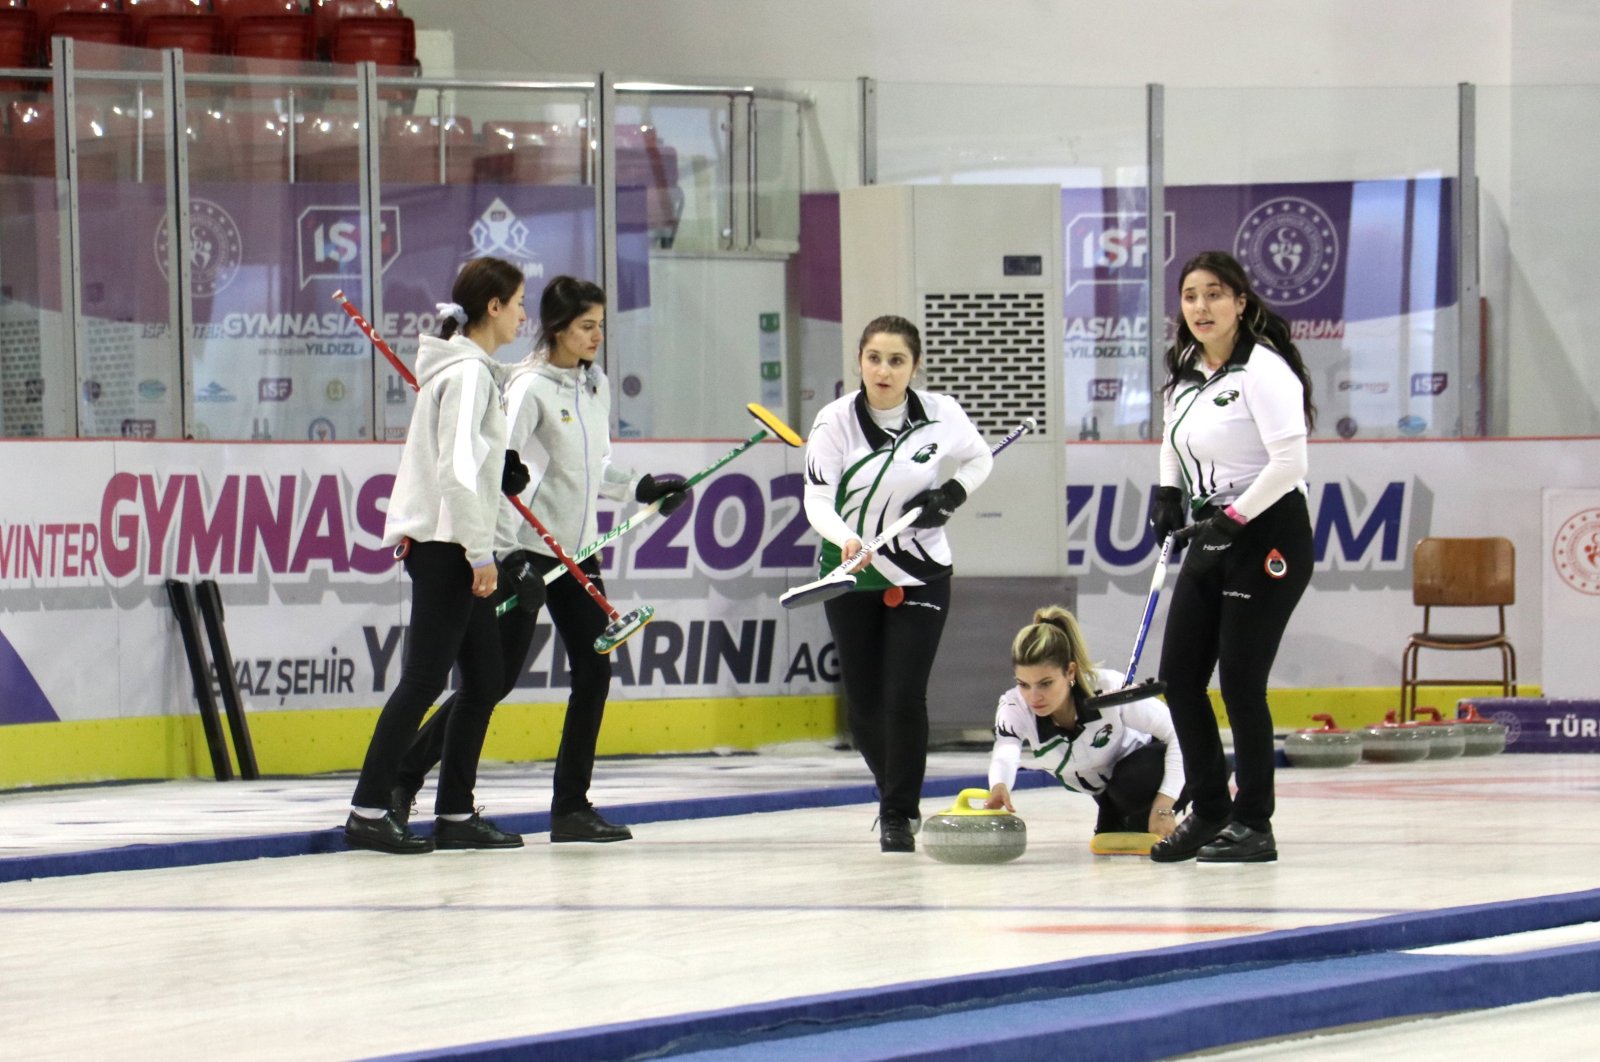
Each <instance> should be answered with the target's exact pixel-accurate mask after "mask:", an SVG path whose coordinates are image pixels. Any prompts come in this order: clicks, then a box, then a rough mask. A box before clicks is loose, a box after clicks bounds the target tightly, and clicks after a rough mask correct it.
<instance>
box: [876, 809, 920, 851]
mask: <svg viewBox="0 0 1600 1062" xmlns="http://www.w3.org/2000/svg"><path fill="white" fill-rule="evenodd" d="M878 850H879V851H882V852H915V851H916V850H917V838H916V835H915V834H913V833H912V832H911V820H910V819H909V818H907V817H906V816H904V815H901V814H900V813H898V812H894V811H885V812H883V813H882V814H880V815H879V816H878Z"/></svg>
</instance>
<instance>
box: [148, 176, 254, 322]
mask: <svg viewBox="0 0 1600 1062" xmlns="http://www.w3.org/2000/svg"><path fill="white" fill-rule="evenodd" d="M168 238H169V237H168V234H167V219H166V218H165V217H164V216H163V217H162V219H161V224H159V225H157V226H156V268H158V269H160V270H161V275H162V276H166V275H167V240H168ZM243 263H244V240H243V238H242V237H241V236H240V235H239V226H238V225H237V224H235V223H234V220H233V216H232V215H231V214H229V213H228V212H227V211H226V210H224V209H222V207H220V206H218V205H217V204H216V203H213V202H212V201H211V200H209V199H190V200H189V290H190V291H192V292H193V293H194V295H195V297H196V298H202V299H203V298H210V297H211V296H213V295H215V294H217V293H218V292H220V291H222V290H223V289H224V288H226V287H227V286H228V285H229V284H232V283H233V278H234V277H236V276H238V275H239V266H240V265H242V264H243Z"/></svg>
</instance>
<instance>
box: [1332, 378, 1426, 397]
mask: <svg viewBox="0 0 1600 1062" xmlns="http://www.w3.org/2000/svg"><path fill="white" fill-rule="evenodd" d="M1334 390H1335V391H1338V392H1339V393H1340V394H1347V393H1350V392H1355V393H1357V394H1367V395H1386V394H1388V393H1389V381H1388V380H1340V381H1339V383H1338V384H1337V385H1336V386H1335V387H1334ZM1412 394H1416V392H1415V391H1413V392H1412Z"/></svg>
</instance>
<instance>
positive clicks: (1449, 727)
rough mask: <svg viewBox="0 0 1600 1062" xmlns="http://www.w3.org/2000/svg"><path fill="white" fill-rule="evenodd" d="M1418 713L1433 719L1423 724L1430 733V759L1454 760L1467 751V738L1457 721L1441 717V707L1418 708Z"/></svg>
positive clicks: (1423, 727) (1424, 728)
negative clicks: (1457, 726) (1457, 725)
mask: <svg viewBox="0 0 1600 1062" xmlns="http://www.w3.org/2000/svg"><path fill="white" fill-rule="evenodd" d="M1417 714H1418V715H1425V716H1428V717H1429V719H1431V722H1424V723H1423V724H1422V729H1423V730H1424V731H1426V732H1427V734H1428V759H1430V760H1453V759H1455V758H1456V757H1457V756H1460V755H1461V754H1462V753H1463V752H1465V751H1466V749H1467V739H1466V738H1464V737H1462V736H1461V731H1460V730H1458V729H1456V724H1455V723H1452V722H1448V721H1446V720H1444V719H1441V718H1440V717H1439V709H1437V708H1418V709H1417Z"/></svg>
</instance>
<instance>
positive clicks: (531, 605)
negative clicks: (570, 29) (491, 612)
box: [496, 549, 545, 615]
mask: <svg viewBox="0 0 1600 1062" xmlns="http://www.w3.org/2000/svg"><path fill="white" fill-rule="evenodd" d="M496 594H497V595H498V601H504V600H506V599H507V598H509V597H510V596H511V595H512V594H515V595H516V597H517V605H516V607H517V608H518V609H520V610H521V611H523V612H526V613H528V614H530V615H531V614H533V613H535V612H538V611H539V610H540V609H541V608H543V607H544V600H545V592H544V577H543V576H542V575H540V574H539V569H538V568H537V567H535V566H534V563H533V554H531V553H529V552H528V551H527V550H525V549H514V550H512V551H511V552H510V553H507V554H506V555H505V556H504V557H503V558H501V560H500V580H499V585H498V586H497V587H496ZM498 601H497V603H498Z"/></svg>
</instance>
